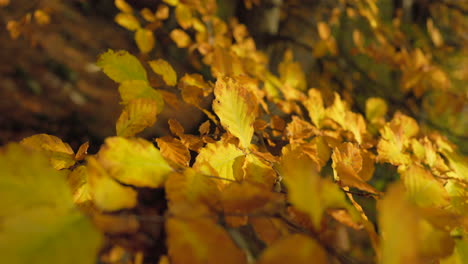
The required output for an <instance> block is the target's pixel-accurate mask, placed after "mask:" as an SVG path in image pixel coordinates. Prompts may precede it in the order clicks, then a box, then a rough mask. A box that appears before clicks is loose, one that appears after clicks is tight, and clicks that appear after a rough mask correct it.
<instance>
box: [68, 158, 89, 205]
mask: <svg viewBox="0 0 468 264" xmlns="http://www.w3.org/2000/svg"><path fill="white" fill-rule="evenodd" d="M67 180H68V184H69V186H70V189H71V192H72V194H73V201H74V202H75V204H80V203H84V202H87V201H90V200H91V199H92V195H91V188H90V185H89V177H88V171H87V169H86V166H83V165H81V166H78V167H76V168H75V169H74V170H73V171H72V172H70V174H68V179H67Z"/></svg>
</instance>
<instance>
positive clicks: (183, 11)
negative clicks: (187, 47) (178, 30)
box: [175, 4, 193, 29]
mask: <svg viewBox="0 0 468 264" xmlns="http://www.w3.org/2000/svg"><path fill="white" fill-rule="evenodd" d="M175 16H176V19H177V22H178V23H179V25H180V26H181V27H182V28H183V29H187V28H189V27H190V26H192V23H193V21H192V20H193V14H192V10H191V9H190V7H189V6H188V5H185V4H177V6H176V9H175Z"/></svg>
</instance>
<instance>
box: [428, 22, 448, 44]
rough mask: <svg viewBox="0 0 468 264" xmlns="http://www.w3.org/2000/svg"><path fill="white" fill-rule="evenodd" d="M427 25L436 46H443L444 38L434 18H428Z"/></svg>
mask: <svg viewBox="0 0 468 264" xmlns="http://www.w3.org/2000/svg"><path fill="white" fill-rule="evenodd" d="M426 25H427V31H428V32H429V36H431V39H432V42H433V43H434V46H436V47H441V46H442V45H444V39H443V38H442V34H440V31H439V29H438V28H436V27H435V26H434V22H433V21H432V19H428V20H427V23H426Z"/></svg>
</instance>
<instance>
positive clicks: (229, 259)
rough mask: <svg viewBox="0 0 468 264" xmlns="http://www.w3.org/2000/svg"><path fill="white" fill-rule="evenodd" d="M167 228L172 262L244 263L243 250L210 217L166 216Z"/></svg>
mask: <svg viewBox="0 0 468 264" xmlns="http://www.w3.org/2000/svg"><path fill="white" fill-rule="evenodd" d="M166 232H167V247H168V255H169V258H170V260H171V263H172V264H186V263H192V264H198V263H200V264H206V263H212V264H215V263H225V264H231V263H232V264H242V263H247V260H246V257H245V254H244V253H243V252H242V251H241V250H240V249H239V248H237V247H236V245H235V244H234V242H233V241H232V240H231V238H230V237H229V235H228V233H227V232H226V231H225V230H224V229H223V228H221V227H220V226H218V225H216V223H215V221H213V220H212V219H209V218H199V219H179V218H169V219H168V220H167V222H166ZM181 234H183V235H181Z"/></svg>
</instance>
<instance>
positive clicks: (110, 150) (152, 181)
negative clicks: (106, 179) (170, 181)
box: [98, 137, 172, 188]
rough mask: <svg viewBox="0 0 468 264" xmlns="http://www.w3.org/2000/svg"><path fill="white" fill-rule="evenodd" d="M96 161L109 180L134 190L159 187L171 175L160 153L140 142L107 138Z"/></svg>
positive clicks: (148, 144)
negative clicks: (112, 179) (110, 178)
mask: <svg viewBox="0 0 468 264" xmlns="http://www.w3.org/2000/svg"><path fill="white" fill-rule="evenodd" d="M98 161H99V163H100V164H101V165H102V167H104V169H105V170H106V171H107V172H108V173H109V175H110V176H111V177H113V178H115V179H117V180H118V181H120V182H122V183H125V184H130V185H134V186H137V187H151V188H158V187H161V186H162V185H163V184H164V181H165V180H166V177H167V175H168V174H169V173H170V172H171V171H172V168H171V167H170V166H169V165H168V164H167V162H166V161H165V160H164V159H163V157H162V156H161V153H160V152H159V150H158V149H157V148H156V147H155V146H154V145H153V144H152V143H151V142H149V141H146V140H144V139H141V138H132V139H127V138H122V137H111V138H107V139H106V141H105V145H104V146H103V147H102V148H101V150H100V151H99V153H98Z"/></svg>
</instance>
